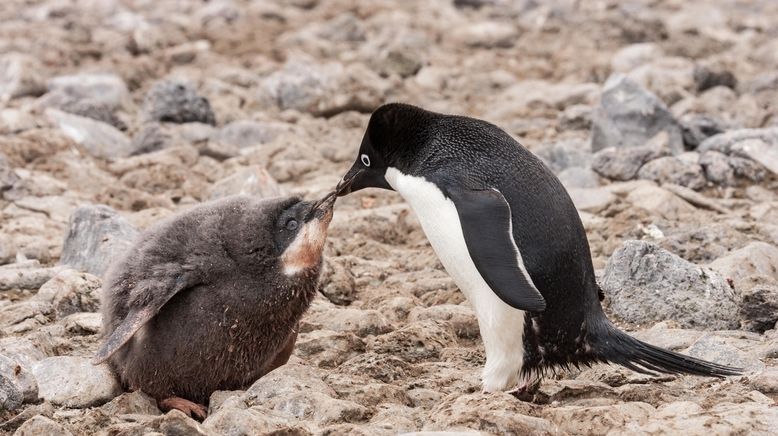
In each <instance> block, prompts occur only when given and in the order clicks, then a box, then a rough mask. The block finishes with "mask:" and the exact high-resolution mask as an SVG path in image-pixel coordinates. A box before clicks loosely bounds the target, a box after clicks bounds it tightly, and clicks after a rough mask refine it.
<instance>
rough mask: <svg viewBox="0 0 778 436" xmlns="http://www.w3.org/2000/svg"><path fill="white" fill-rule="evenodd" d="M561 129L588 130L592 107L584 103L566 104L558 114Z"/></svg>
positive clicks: (590, 125) (590, 122)
mask: <svg viewBox="0 0 778 436" xmlns="http://www.w3.org/2000/svg"><path fill="white" fill-rule="evenodd" d="M559 127H560V128H562V129H563V130H588V129H590V128H591V127H592V107H591V106H588V105H585V104H574V105H572V106H568V107H566V108H565V110H564V111H562V112H560V114H559Z"/></svg>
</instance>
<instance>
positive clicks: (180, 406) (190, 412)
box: [159, 397, 208, 421]
mask: <svg viewBox="0 0 778 436" xmlns="http://www.w3.org/2000/svg"><path fill="white" fill-rule="evenodd" d="M159 408H160V409H162V411H163V412H168V411H170V410H173V409H176V410H180V411H182V412H184V413H186V414H187V416H189V417H190V418H195V419H199V420H200V421H203V420H205V417H206V416H208V410H207V409H206V408H205V406H203V405H202V404H197V403H193V402H191V401H189V400H185V399H183V398H181V397H170V398H165V399H164V400H161V401H159Z"/></svg>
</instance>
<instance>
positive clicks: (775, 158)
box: [731, 138, 778, 175]
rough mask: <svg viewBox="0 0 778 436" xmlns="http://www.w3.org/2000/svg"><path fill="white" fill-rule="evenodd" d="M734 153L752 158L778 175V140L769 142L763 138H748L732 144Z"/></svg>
mask: <svg viewBox="0 0 778 436" xmlns="http://www.w3.org/2000/svg"><path fill="white" fill-rule="evenodd" d="M731 150H732V154H734V155H736V156H742V157H745V158H748V159H751V160H752V161H754V162H757V163H759V164H760V165H762V166H763V167H765V168H767V169H768V170H770V172H772V173H773V174H774V175H778V141H776V142H773V143H770V144H768V143H767V142H765V141H764V140H762V139H756V138H753V139H746V140H743V141H739V142H737V143H736V144H733V145H732V149H731Z"/></svg>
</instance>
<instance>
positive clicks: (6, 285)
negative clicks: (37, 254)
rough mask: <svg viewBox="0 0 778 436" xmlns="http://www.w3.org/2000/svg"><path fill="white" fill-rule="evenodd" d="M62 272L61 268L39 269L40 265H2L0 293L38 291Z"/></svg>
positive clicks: (0, 269) (0, 270)
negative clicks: (11, 290) (10, 290)
mask: <svg viewBox="0 0 778 436" xmlns="http://www.w3.org/2000/svg"><path fill="white" fill-rule="evenodd" d="M62 270H63V268H62V267H52V268H41V267H40V264H37V265H33V266H17V264H14V263H11V264H8V265H3V266H2V267H0V291H5V290H9V289H38V288H40V287H41V285H43V284H44V283H46V282H47V281H49V280H51V278H52V277H54V276H55V275H57V273H59V272H60V271H62Z"/></svg>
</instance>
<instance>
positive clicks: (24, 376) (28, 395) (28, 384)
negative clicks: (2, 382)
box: [0, 354, 38, 403]
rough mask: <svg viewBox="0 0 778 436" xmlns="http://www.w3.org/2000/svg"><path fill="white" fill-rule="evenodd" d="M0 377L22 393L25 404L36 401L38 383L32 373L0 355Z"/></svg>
mask: <svg viewBox="0 0 778 436" xmlns="http://www.w3.org/2000/svg"><path fill="white" fill-rule="evenodd" d="M0 377H4V378H6V379H7V380H9V381H10V382H11V383H13V384H14V385H16V388H17V389H18V390H19V391H20V392H21V393H22V398H23V399H24V401H25V402H28V403H29V402H34V401H36V400H37V399H38V383H37V382H36V381H35V377H34V376H33V375H32V373H31V372H30V371H29V370H28V369H27V368H26V367H25V366H23V365H21V364H19V363H18V362H17V361H16V360H14V359H11V358H10V357H7V356H4V355H2V354H0Z"/></svg>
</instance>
